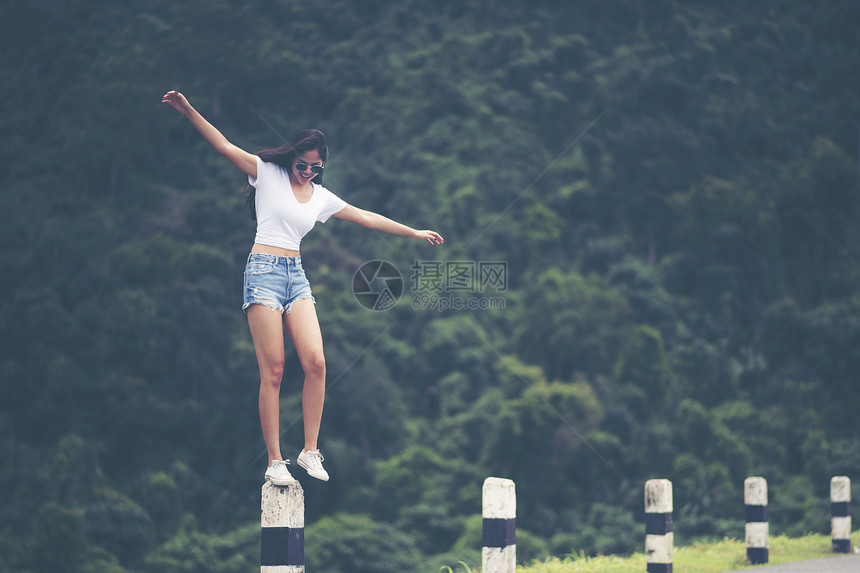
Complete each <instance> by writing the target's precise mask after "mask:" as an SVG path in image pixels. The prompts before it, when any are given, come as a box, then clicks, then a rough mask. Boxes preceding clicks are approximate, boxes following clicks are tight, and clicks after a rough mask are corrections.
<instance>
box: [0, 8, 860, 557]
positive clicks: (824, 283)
mask: <svg viewBox="0 0 860 573" xmlns="http://www.w3.org/2000/svg"><path fill="white" fill-rule="evenodd" d="M858 22H860V4H858V3H856V2H852V1H849V0H843V1H839V0H832V1H828V2H818V3H812V2H803V1H800V0H797V1H783V2H776V1H761V2H752V3H745V2H736V1H732V0H722V1H705V0H690V1H685V2H681V1H680V0H677V1H673V0H648V1H645V0H610V1H607V0H580V1H576V2H573V1H571V2H553V1H549V0H535V1H530V2H529V1H525V0H481V1H451V0H398V1H386V0H356V1H348V0H331V1H330V2H326V3H317V2H298V1H293V0H275V1H272V0H267V1H262V0H248V1H246V2H234V1H226V0H212V1H208V2H184V1H166V0H147V1H145V2H144V1H140V0H127V1H123V2H106V1H96V0H79V1H75V2H61V1H59V0H32V1H27V2H23V1H14V0H13V1H11V2H5V3H3V4H2V5H0V29H2V34H0V43H2V44H0V46H2V50H0V62H2V63H0V90H2V97H0V135H2V137H0V168H2V171H0V193H2V205H3V209H0V238H2V242H0V247H2V248H0V263H2V264H0V269H2V272H0V341H2V344H0V458H2V460H3V462H2V463H0V491H2V495H0V516H2V519H0V571H15V572H22V573H26V572H33V573H35V572H43V571H51V570H57V569H56V568H55V564H56V559H57V558H58V557H61V558H62V560H63V562H64V563H65V565H64V569H63V570H64V571H67V572H70V573H73V572H88V573H95V572H99V573H101V572H104V573H107V572H110V573H119V572H128V573H131V572H147V573H148V572H163V571H170V572H180V573H183V572H187V573H191V572H199V571H223V572H228V571H229V572H237V571H246V572H251V571H255V570H257V567H259V561H258V559H259V515H260V514H259V511H260V505H259V499H260V498H259V496H260V486H261V484H262V482H263V472H264V471H265V464H266V453H265V448H264V446H263V441H262V437H261V434H260V427H259V418H258V412H257V391H258V385H259V379H258V373H257V363H256V359H255V356H254V350H253V347H252V344H251V339H250V335H249V333H248V327H247V322H246V319H245V316H244V315H243V313H242V311H241V304H242V292H241V290H242V270H243V267H244V262H245V258H246V256H247V253H248V251H249V249H250V246H251V243H252V242H253V236H254V227H253V223H252V222H251V221H250V220H249V218H248V215H247V212H246V210H245V207H244V204H243V198H242V196H241V194H240V191H241V189H242V188H243V185H244V180H243V177H242V175H241V174H240V173H239V172H238V171H237V170H236V169H235V168H234V167H233V166H232V165H231V164H230V163H229V162H227V161H226V160H225V159H223V158H222V157H221V156H219V155H218V154H217V153H215V152H214V151H213V150H212V149H211V148H210V147H209V146H208V145H207V144H206V143H205V142H204V141H203V140H202V139H201V138H200V136H199V135H198V134H197V132H196V131H195V130H194V128H193V127H192V126H191V125H190V124H189V123H188V122H187V121H186V120H185V119H184V118H183V117H182V116H180V115H179V114H177V113H176V112H175V111H174V110H173V109H171V108H170V107H169V106H166V105H164V104H161V103H160V102H161V96H162V94H163V93H164V92H165V91H167V90H170V89H176V90H178V91H181V92H182V93H184V94H185V95H186V96H187V97H188V98H189V100H190V101H191V103H192V104H193V105H195V106H196V107H197V108H198V109H199V110H200V111H201V112H202V113H203V115H204V116H206V117H207V118H208V119H209V120H211V121H212V122H213V123H214V124H215V125H216V126H217V127H218V128H219V129H221V130H222V131H223V133H224V134H225V135H226V136H227V137H228V138H229V139H230V140H231V141H232V142H233V143H235V144H237V145H239V146H240V147H242V148H244V149H246V150H248V151H250V152H255V151H258V150H261V149H264V148H267V147H275V146H278V145H280V144H281V143H282V141H283V139H284V138H285V137H286V136H288V135H289V133H291V132H292V131H294V130H297V129H300V128H304V127H317V128H320V129H322V130H323V131H325V132H326V134H327V136H328V138H329V146H330V148H331V155H330V157H329V161H328V163H327V165H326V175H325V182H326V186H327V187H329V188H330V189H332V190H333V191H334V192H335V193H337V194H338V195H339V196H341V197H342V198H344V199H345V200H347V201H348V202H350V203H352V204H354V205H356V206H358V207H362V208H365V209H370V210H374V211H378V212H381V213H383V214H385V215H388V216H390V217H392V218H394V219H397V220H398V221H402V222H404V223H406V224H408V225H411V226H413V227H417V228H432V229H434V230H437V231H439V232H440V233H441V234H442V235H443V236H444V237H445V245H444V246H442V247H438V248H434V247H432V246H429V245H426V244H421V243H419V242H416V241H410V240H408V239H405V238H400V237H395V236H391V235H383V234H381V233H374V232H372V231H368V230H366V229H364V228H362V227H359V226H356V225H352V224H350V223H346V222H342V221H336V220H331V221H329V222H328V223H326V224H325V225H317V227H316V228H315V229H314V230H313V231H312V232H311V234H310V235H309V236H308V237H306V239H305V240H304V242H303V246H302V254H303V261H304V265H305V268H306V269H307V272H308V275H309V278H310V280H311V283H312V285H313V288H314V295H315V297H316V300H317V311H318V314H319V316H320V322H321V325H322V329H323V334H324V338H325V344H326V357H327V370H328V393H327V402H326V411H325V415H324V418H323V425H322V434H321V448H322V451H323V452H324V454H325V455H326V467H327V468H328V470H329V472H330V473H331V475H332V479H331V481H330V482H328V483H321V482H315V481H314V480H310V479H307V477H306V476H305V474H304V472H303V471H302V470H299V469H296V470H295V472H294V473H295V474H296V475H297V476H298V477H299V478H300V479H301V480H302V484H303V487H304V489H305V496H306V504H307V526H306V532H305V542H306V561H307V567H308V571H326V572H329V573H333V572H338V571H340V572H344V573H346V572H349V573H365V572H371V571H372V572H374V573H403V572H407V571H438V570H439V567H440V566H441V565H444V564H450V565H453V564H454V563H455V562H456V561H457V560H464V561H465V562H467V563H469V564H470V565H472V566H475V565H479V564H480V545H481V520H480V511H481V507H480V502H481V499H480V496H481V483H482V481H483V480H484V478H486V477H488V476H498V477H506V478H510V479H513V480H514V481H515V482H516V484H517V541H518V547H517V549H518V556H519V558H520V559H521V560H523V561H527V560H529V559H532V558H534V557H540V556H543V555H547V554H553V555H565V554H569V553H579V552H584V553H585V554H598V553H628V552H632V551H634V550H641V549H642V544H643V541H642V540H643V536H644V516H643V513H642V507H643V503H642V488H643V485H644V482H645V480H646V479H649V478H653V477H661V478H669V479H671V480H672V481H673V483H674V488H675V489H674V492H675V508H676V511H675V543H676V544H677V545H680V544H686V543H689V542H691V541H693V540H694V539H700V538H707V537H718V538H721V537H723V536H731V537H740V536H742V535H743V521H744V513H743V502H742V500H743V480H744V478H745V477H747V476H751V475H760V476H764V477H766V478H767V479H768V482H769V486H770V511H769V515H770V522H771V531H772V532H773V533H776V534H789V535H792V534H801V533H805V532H826V531H829V529H828V527H829V522H828V517H829V505H828V503H827V495H828V486H829V480H830V477H831V476H833V475H848V476H852V477H854V478H855V479H856V478H857V477H860V422H858V416H857V412H859V411H860V393H858V391H857V373H858V372H860V353H858V348H860V174H858V161H860V149H858V142H860V75H858V70H860V40H858V35H857V23H858ZM372 260H384V261H388V262H390V263H391V264H392V265H394V266H395V267H396V268H397V269H399V271H400V272H401V273H402V275H403V279H404V284H405V292H404V293H403V296H402V297H401V298H400V300H399V302H398V304H397V305H396V306H395V307H394V308H392V309H390V310H385V311H371V310H368V309H366V308H365V307H364V306H362V305H361V304H359V303H358V301H357V300H356V299H355V297H354V296H353V292H352V286H353V275H354V273H355V272H356V270H357V269H358V268H359V267H360V266H361V265H362V263H364V262H366V261H372ZM454 262H457V263H463V264H465V265H466V268H470V266H469V265H473V266H474V268H479V267H480V264H481V263H487V264H488V268H489V264H493V265H498V264H499V263H501V264H502V265H503V268H504V276H503V277H502V278H504V279H505V280H504V282H503V283H502V282H498V281H497V282H494V283H493V284H492V285H487V288H485V289H482V288H479V286H483V285H478V284H477V283H470V284H468V285H464V284H461V283H458V284H457V285H451V286H452V288H450V289H449V290H448V291H447V292H446V291H444V289H440V288H438V285H436V287H434V288H430V289H424V290H423V291H422V289H420V288H417V287H418V286H420V285H417V283H418V281H417V280H416V279H418V278H428V277H427V275H423V274H422V276H416V275H417V274H418V270H421V272H422V273H423V272H424V271H425V270H431V269H433V268H446V267H445V264H446V263H454ZM452 266H453V265H452ZM461 268H462V267H461ZM493 268H496V269H498V268H499V267H498V266H495V267H493ZM497 278H498V277H497ZM425 286H426V285H425ZM454 286H457V287H458V288H453V287H454ZM459 287H465V288H459ZM422 295H425V298H422ZM434 296H435V297H436V298H435V299H434V298H433V297H434ZM433 300H437V301H442V300H445V301H448V302H452V301H455V300H457V301H460V302H461V303H465V304H462V305H461V306H463V308H460V309H447V310H442V311H440V310H438V309H435V308H432V307H431V305H430V304H427V303H428V301H433ZM489 302H493V304H489ZM301 377H302V376H301V369H300V367H299V365H298V361H297V359H296V358H295V356H294V354H291V355H289V356H288V364H287V373H286V376H285V383H284V385H283V387H282V425H283V435H282V439H281V443H282V447H283V449H284V455H287V456H290V457H292V458H294V457H295V455H296V454H297V453H298V451H299V450H300V448H301V445H302V425H301V419H300V412H301V409H300V400H301ZM855 489H856V488H855Z"/></svg>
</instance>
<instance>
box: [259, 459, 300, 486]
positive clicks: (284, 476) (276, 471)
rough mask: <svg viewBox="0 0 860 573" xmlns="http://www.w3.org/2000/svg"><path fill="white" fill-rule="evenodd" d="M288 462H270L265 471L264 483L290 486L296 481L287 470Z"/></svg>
mask: <svg viewBox="0 0 860 573" xmlns="http://www.w3.org/2000/svg"><path fill="white" fill-rule="evenodd" d="M289 463H290V460H272V465H270V466H269V467H268V468H267V469H266V481H268V482H271V483H272V484H273V485H290V484H291V483H293V482H294V481H297V480H296V478H294V477H293V476H292V475H291V474H290V470H288V469H287V464H289Z"/></svg>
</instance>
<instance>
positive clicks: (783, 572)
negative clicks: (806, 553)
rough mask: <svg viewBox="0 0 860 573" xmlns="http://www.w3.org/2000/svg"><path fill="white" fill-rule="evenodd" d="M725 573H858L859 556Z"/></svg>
mask: <svg viewBox="0 0 860 573" xmlns="http://www.w3.org/2000/svg"><path fill="white" fill-rule="evenodd" d="M727 573H860V555H858V554H853V555H840V556H839V557H825V558H824V559H813V560H812V561H796V562H794V563H781V564H779V565H765V566H763V567H754V568H752V569H742V570H739V571H728V572H727Z"/></svg>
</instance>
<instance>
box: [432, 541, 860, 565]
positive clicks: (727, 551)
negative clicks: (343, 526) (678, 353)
mask: <svg viewBox="0 0 860 573" xmlns="http://www.w3.org/2000/svg"><path fill="white" fill-rule="evenodd" d="M851 542H852V543H851V544H852V546H854V547H856V546H860V531H857V532H854V533H853V534H852V536H851ZM768 545H769V550H770V551H769V553H770V559H769V564H771V565H772V564H776V563H788V562H792V561H806V560H808V559H819V558H822V557H834V556H836V555H837V554H836V553H833V552H832V550H831V540H830V536H828V535H807V536H805V537H794V538H789V537H783V536H774V537H771V538H770V540H769V542H768ZM673 564H674V570H675V571H678V573H723V572H725V571H734V570H735V569H750V570H754V569H755V568H756V567H755V566H752V565H748V564H747V563H746V547H745V545H744V542H743V541H739V540H736V539H725V540H723V541H718V542H713V543H697V544H694V545H689V546H686V547H676V548H675V555H674V558H673ZM646 567H647V563H646V561H645V555H644V554H643V553H636V554H634V555H631V556H630V557H615V556H611V555H610V556H600V557H585V556H579V557H567V558H564V559H559V558H557V557H552V558H550V559H547V560H546V561H544V562H535V563H532V564H531V565H528V566H526V567H517V572H518V573H643V572H644V571H645V570H646ZM478 572H479V570H478V569H470V568H469V567H468V566H466V565H465V564H461V565H460V566H459V567H455V568H454V569H453V570H451V569H449V568H447V567H445V568H443V573H478Z"/></svg>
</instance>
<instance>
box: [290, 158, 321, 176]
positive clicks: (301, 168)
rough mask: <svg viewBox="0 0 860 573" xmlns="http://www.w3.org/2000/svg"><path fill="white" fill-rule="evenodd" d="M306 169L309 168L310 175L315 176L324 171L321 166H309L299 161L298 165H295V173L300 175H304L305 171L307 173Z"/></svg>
mask: <svg viewBox="0 0 860 573" xmlns="http://www.w3.org/2000/svg"><path fill="white" fill-rule="evenodd" d="M308 167H310V168H311V173H316V174H317V175H319V174H320V173H322V172H323V169H324V167H323V166H322V165H310V166H309V165H308V164H307V163H304V162H302V161H299V162H298V163H296V171H301V172H302V173H304V172H305V171H307V169H308Z"/></svg>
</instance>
